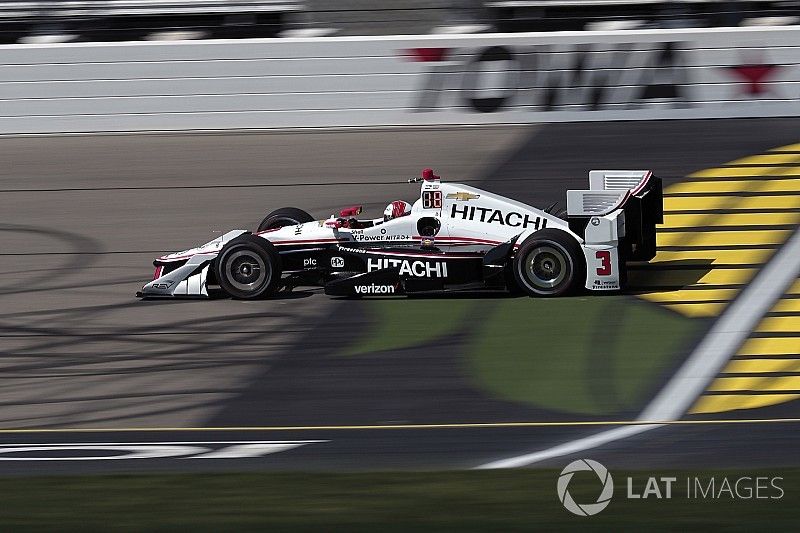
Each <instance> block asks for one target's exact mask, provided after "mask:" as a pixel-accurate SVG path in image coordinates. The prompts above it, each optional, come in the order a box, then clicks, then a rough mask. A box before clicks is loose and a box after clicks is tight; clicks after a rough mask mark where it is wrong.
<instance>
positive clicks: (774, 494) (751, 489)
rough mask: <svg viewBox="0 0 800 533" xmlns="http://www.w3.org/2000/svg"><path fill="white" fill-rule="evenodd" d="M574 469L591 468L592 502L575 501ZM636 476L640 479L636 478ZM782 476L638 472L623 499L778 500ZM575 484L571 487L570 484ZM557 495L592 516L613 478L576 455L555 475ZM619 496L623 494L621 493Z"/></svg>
mask: <svg viewBox="0 0 800 533" xmlns="http://www.w3.org/2000/svg"><path fill="white" fill-rule="evenodd" d="M577 472H594V473H595V475H597V479H598V481H599V482H600V485H601V486H602V488H601V489H599V490H600V495H599V496H598V497H597V500H596V501H594V502H588V503H579V502H576V501H575V499H574V498H573V497H572V494H570V492H569V484H570V482H571V481H572V478H573V476H574V475H575V474H576V473H577ZM636 477H638V478H639V479H638V480H637V479H635V478H636ZM783 479H784V478H783V477H781V476H758V475H752V474H749V475H748V474H745V475H740V476H737V477H734V476H730V475H727V476H719V475H717V476H714V475H713V474H711V475H708V474H706V475H699V476H686V477H679V476H677V475H673V476H664V475H659V476H654V475H646V474H645V473H641V474H640V475H639V476H627V477H626V479H625V484H624V485H625V488H626V491H625V494H624V498H625V501H626V502H629V503H631V502H640V503H645V502H657V501H663V500H671V499H673V498H680V497H684V498H686V499H688V500H732V501H737V500H738V501H743V502H744V501H750V500H781V499H783V497H784V495H785V494H786V493H785V491H784V489H783V487H782V486H781V485H782V484H783ZM573 488H574V487H573ZM556 489H557V492H558V499H559V500H560V501H561V504H562V505H563V506H564V508H565V509H566V510H567V511H569V512H570V513H572V514H576V515H578V516H593V515H596V514H597V513H599V512H600V511H602V510H603V509H605V508H606V507H608V504H609V503H611V498H612V497H613V496H614V481H613V480H612V478H611V473H610V472H609V471H608V469H607V468H606V467H605V466H603V465H602V464H600V463H598V462H597V461H593V460H591V459H578V460H577V461H572V462H571V463H570V464H568V465H567V466H566V467H565V468H564V470H562V471H561V474H559V476H558V483H557V484H556ZM619 497H623V495H622V494H620V495H619Z"/></svg>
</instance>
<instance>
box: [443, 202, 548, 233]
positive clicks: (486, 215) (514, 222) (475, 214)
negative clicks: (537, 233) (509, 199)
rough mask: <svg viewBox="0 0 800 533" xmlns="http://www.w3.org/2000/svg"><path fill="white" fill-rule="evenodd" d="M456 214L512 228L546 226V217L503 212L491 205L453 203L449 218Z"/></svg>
mask: <svg viewBox="0 0 800 533" xmlns="http://www.w3.org/2000/svg"><path fill="white" fill-rule="evenodd" d="M456 215H460V216H461V219H463V220H473V221H476V222H485V223H487V224H499V225H501V226H511V227H513V228H518V227H520V226H522V227H523V228H524V229H528V226H533V227H534V228H536V230H540V229H543V228H545V227H546V226H547V219H546V218H542V217H531V216H530V215H529V214H528V213H517V212H515V211H511V212H510V213H503V212H502V211H501V210H499V209H492V208H491V207H478V206H474V205H472V206H467V205H465V206H463V207H461V206H459V205H457V204H453V209H452V210H451V211H450V218H457V217H456Z"/></svg>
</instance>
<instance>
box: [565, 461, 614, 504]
mask: <svg viewBox="0 0 800 533" xmlns="http://www.w3.org/2000/svg"><path fill="white" fill-rule="evenodd" d="M586 471H589V472H594V473H595V474H597V477H598V479H599V480H600V483H601V484H602V485H603V489H602V491H601V492H600V495H599V496H598V497H597V501H595V502H594V503H577V502H576V501H575V500H574V499H572V495H571V494H570V493H569V482H570V481H572V476H574V475H575V473H576V472H586ZM556 489H557V492H558V499H559V500H560V501H561V503H562V504H563V505H564V507H565V508H566V509H567V511H569V512H570V513H573V514H576V515H578V516H592V515H596V514H597V513H599V512H600V511H602V510H603V509H605V508H606V507H608V504H609V503H611V497H612V496H613V495H614V480H613V479H612V478H611V473H609V471H608V469H607V468H606V467H605V466H603V465H601V464H600V463H598V462H597V461H593V460H591V459H578V460H577V461H572V462H571V463H570V464H568V465H567V466H566V467H564V470H562V471H561V475H559V476H558V483H557V485H556Z"/></svg>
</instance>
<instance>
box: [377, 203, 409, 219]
mask: <svg viewBox="0 0 800 533" xmlns="http://www.w3.org/2000/svg"><path fill="white" fill-rule="evenodd" d="M410 214H411V204H410V203H408V202H404V201H403V200H395V201H394V202H392V203H390V204H389V205H387V206H386V209H384V210H383V220H384V221H389V220H392V219H393V218H398V217H404V216H406V215H410Z"/></svg>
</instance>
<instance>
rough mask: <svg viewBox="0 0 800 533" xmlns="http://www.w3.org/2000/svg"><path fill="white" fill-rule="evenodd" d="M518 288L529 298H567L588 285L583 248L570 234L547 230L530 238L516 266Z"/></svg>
mask: <svg viewBox="0 0 800 533" xmlns="http://www.w3.org/2000/svg"><path fill="white" fill-rule="evenodd" d="M512 269H513V274H514V280H515V281H516V283H517V287H519V288H520V290H522V291H523V292H524V293H525V294H527V295H528V296H564V295H566V294H569V293H572V292H574V291H576V290H577V289H578V288H580V287H582V286H583V284H584V282H585V281H586V262H585V260H584V258H583V250H582V249H581V246H580V244H578V242H577V241H576V240H575V238H574V237H573V236H572V235H570V234H569V233H567V232H565V231H563V230H560V229H555V228H547V229H543V230H540V231H537V232H536V233H534V234H532V235H531V236H529V237H528V238H527V239H525V240H524V241H523V242H522V244H521V245H520V247H519V250H517V253H516V255H515V256H514V260H513V263H512Z"/></svg>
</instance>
